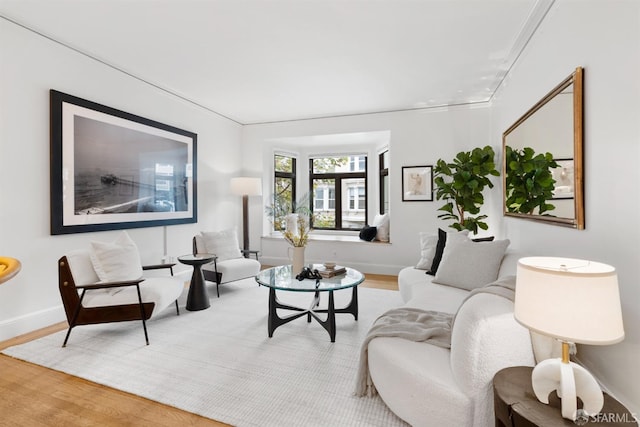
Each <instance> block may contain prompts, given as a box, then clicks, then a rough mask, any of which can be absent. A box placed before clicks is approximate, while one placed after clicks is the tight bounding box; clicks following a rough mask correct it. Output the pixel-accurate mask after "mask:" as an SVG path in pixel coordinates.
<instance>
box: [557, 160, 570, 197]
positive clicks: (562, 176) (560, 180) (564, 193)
mask: <svg viewBox="0 0 640 427" xmlns="http://www.w3.org/2000/svg"><path fill="white" fill-rule="evenodd" d="M555 161H556V163H557V164H558V165H559V167H557V168H553V169H551V174H552V175H553V179H554V180H555V181H556V184H555V188H554V189H553V199H573V197H574V193H575V187H574V183H575V177H574V175H573V159H555Z"/></svg>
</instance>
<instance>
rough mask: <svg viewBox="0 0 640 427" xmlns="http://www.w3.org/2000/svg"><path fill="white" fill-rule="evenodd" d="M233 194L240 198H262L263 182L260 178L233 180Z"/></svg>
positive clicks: (238, 178)
mask: <svg viewBox="0 0 640 427" xmlns="http://www.w3.org/2000/svg"><path fill="white" fill-rule="evenodd" d="M231 192H232V193H233V194H238V195H240V196H261V195H262V180H261V179H260V178H249V177H237V178H231Z"/></svg>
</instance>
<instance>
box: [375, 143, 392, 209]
mask: <svg viewBox="0 0 640 427" xmlns="http://www.w3.org/2000/svg"><path fill="white" fill-rule="evenodd" d="M385 154H386V155H387V156H389V150H388V149H386V150H384V151H383V152H381V153H380V154H378V175H379V179H378V203H379V205H380V206H379V207H378V212H379V213H380V214H385V213H387V211H385V191H384V182H385V179H389V165H387V164H386V163H385V161H384V156H385ZM388 188H390V187H388ZM387 196H388V197H389V196H390V195H389V194H387ZM386 202H387V203H388V204H389V205H390V204H391V201H390V200H386Z"/></svg>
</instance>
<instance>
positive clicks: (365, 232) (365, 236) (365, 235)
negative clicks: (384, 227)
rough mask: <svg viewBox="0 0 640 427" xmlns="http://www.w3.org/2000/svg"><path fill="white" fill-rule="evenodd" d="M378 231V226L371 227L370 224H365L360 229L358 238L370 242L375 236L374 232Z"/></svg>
mask: <svg viewBox="0 0 640 427" xmlns="http://www.w3.org/2000/svg"><path fill="white" fill-rule="evenodd" d="M377 233H378V227H373V226H370V225H365V226H364V227H362V230H360V239H361V240H366V241H367V242H371V241H372V240H373V239H375V238H376V234H377Z"/></svg>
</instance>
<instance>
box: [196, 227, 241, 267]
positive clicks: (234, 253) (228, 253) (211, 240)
mask: <svg viewBox="0 0 640 427" xmlns="http://www.w3.org/2000/svg"><path fill="white" fill-rule="evenodd" d="M200 234H201V235H202V239H203V241H204V247H205V250H206V252H207V253H209V254H214V255H216V256H217V257H218V261H225V260H228V259H235V258H242V253H241V252H240V244H239V243H238V230H237V227H233V228H229V229H227V230H222V231H202V232H201V233H200Z"/></svg>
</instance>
